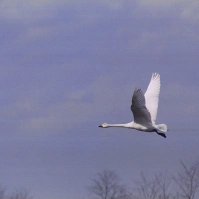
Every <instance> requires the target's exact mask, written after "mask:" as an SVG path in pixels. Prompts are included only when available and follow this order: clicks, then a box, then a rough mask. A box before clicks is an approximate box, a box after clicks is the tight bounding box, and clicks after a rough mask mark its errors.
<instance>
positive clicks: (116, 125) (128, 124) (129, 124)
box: [107, 122, 133, 128]
mask: <svg viewBox="0 0 199 199" xmlns="http://www.w3.org/2000/svg"><path fill="white" fill-rule="evenodd" d="M132 123H133V122H130V123H126V124H107V125H108V127H123V128H130V127H132Z"/></svg>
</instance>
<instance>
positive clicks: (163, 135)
mask: <svg viewBox="0 0 199 199" xmlns="http://www.w3.org/2000/svg"><path fill="white" fill-rule="evenodd" d="M156 133H157V134H158V135H161V136H162V137H164V138H166V137H167V136H166V135H165V134H164V133H159V132H157V131H156Z"/></svg>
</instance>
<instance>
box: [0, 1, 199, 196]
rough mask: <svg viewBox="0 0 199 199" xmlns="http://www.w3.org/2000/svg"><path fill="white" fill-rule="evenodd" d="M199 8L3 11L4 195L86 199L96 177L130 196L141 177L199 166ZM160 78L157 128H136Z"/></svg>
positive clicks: (0, 109)
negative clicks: (132, 125) (106, 177)
mask: <svg viewBox="0 0 199 199" xmlns="http://www.w3.org/2000/svg"><path fill="white" fill-rule="evenodd" d="M198 9H199V2H198V1H195V0H190V1H189V2H187V1H185V0H179V1H178V0H168V1H165V2H164V1H156V0H139V1H129V0H126V1H119V0H117V1H115V0H101V1H99V0H98V1H86V0H85V1H84V0H83V1H71V0H68V1H66V0H65V1H63V0H57V1H53V0H48V1H46V0H35V1H30V0H18V1H14V0H8V1H1V2H0V25H1V31H0V32H1V33H0V63H1V64H0V103H1V106H0V122H1V125H0V128H1V136H0V141H1V150H0V151H1V157H2V161H1V163H0V172H1V182H0V183H1V184H2V185H3V186H6V187H7V189H8V190H15V189H18V188H21V187H24V188H27V189H30V191H31V194H32V195H33V196H34V197H35V198H40V199H47V198H48V199H55V198H56V199H61V198H71V199H82V198H83V197H86V196H87V192H86V189H85V187H86V186H87V185H88V184H89V183H90V179H91V178H92V176H93V174H94V173H95V172H98V171H100V170H102V169H113V170H115V171H116V172H117V173H118V174H119V175H120V176H121V178H122V179H123V181H124V182H126V183H127V184H128V185H130V186H131V183H132V181H133V180H134V178H136V176H137V175H138V174H139V172H140V171H145V172H147V173H153V172H155V171H159V170H160V171H164V170H167V171H169V172H175V171H176V170H177V169H178V168H179V160H182V161H185V162H187V163H191V162H193V161H195V160H197V159H198V158H199V157H198V151H199V145H198V142H197V140H198V131H199V128H198V117H199V108H198V102H199V91H198V79H199V68H198V63H199V56H198V52H199V38H198V32H199V12H198ZM153 72H159V73H160V75H161V93H160V103H159V111H158V118H157V123H166V124H167V125H168V127H169V129H170V131H169V132H168V133H167V139H163V138H162V137H160V136H157V135H156V134H147V133H143V132H139V131H134V130H129V129H111V128H110V129H100V128H98V125H99V124H101V123H103V122H109V123H125V122H130V121H131V120H132V119H133V118H132V113H131V111H130V103H131V97H132V93H133V90H134V88H135V87H140V88H141V89H143V91H145V90H146V88H147V86H148V83H149V81H150V78H151V74H152V73H153Z"/></svg>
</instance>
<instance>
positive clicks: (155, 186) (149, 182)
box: [135, 172, 178, 199]
mask: <svg viewBox="0 0 199 199" xmlns="http://www.w3.org/2000/svg"><path fill="white" fill-rule="evenodd" d="M135 184H136V189H135V191H136V194H135V197H136V198H138V199H178V195H177V193H173V190H172V188H171V187H172V180H171V178H169V177H168V175H167V172H165V173H159V174H155V175H154V177H153V178H150V179H149V178H147V177H146V176H145V175H144V173H141V174H140V180H139V181H136V182H135Z"/></svg>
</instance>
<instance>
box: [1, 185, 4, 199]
mask: <svg viewBox="0 0 199 199" xmlns="http://www.w3.org/2000/svg"><path fill="white" fill-rule="evenodd" d="M4 198H5V189H4V188H2V187H0V199H4Z"/></svg>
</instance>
